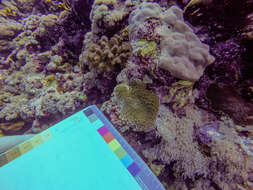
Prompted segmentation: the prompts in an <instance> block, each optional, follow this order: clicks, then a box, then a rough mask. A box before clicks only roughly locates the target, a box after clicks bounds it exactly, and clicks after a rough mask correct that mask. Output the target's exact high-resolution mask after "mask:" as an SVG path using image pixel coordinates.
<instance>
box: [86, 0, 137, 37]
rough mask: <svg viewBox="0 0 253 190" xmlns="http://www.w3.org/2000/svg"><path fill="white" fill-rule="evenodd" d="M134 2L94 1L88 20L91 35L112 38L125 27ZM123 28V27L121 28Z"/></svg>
mask: <svg viewBox="0 0 253 190" xmlns="http://www.w3.org/2000/svg"><path fill="white" fill-rule="evenodd" d="M135 4H136V2H134V1H132V0H130V2H129V1H126V2H125V1H116V0H96V1H95V2H94V4H93V6H92V11H91V14H90V20H91V21H92V33H93V34H95V35H99V36H101V34H102V35H107V36H112V35H113V34H115V33H116V32H118V31H119V30H121V29H122V28H123V27H124V26H126V25H127V22H126V21H127V18H128V16H129V13H130V11H131V10H132V7H133V6H134V5H135ZM122 26H123V27H122Z"/></svg>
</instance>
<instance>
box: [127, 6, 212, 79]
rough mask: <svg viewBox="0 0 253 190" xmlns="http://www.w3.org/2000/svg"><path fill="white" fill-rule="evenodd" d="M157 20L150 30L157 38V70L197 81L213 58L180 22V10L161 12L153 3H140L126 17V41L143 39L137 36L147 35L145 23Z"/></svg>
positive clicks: (173, 7) (187, 27)
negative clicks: (128, 30)
mask: <svg viewBox="0 0 253 190" xmlns="http://www.w3.org/2000/svg"><path fill="white" fill-rule="evenodd" d="M157 20H158V21H159V23H160V24H159V25H157V26H156V27H154V32H153V33H154V34H153V35H154V36H159V38H160V51H161V53H160V54H161V55H160V56H159V64H158V66H159V68H162V69H165V70H168V71H169V72H170V73H171V75H173V76H174V77H176V78H180V79H184V80H190V81H196V80H198V79H199V78H200V76H201V75H202V74H203V71H204V69H205V67H206V66H207V65H209V64H211V63H212V62H213V61H214V58H213V56H211V55H210V54H209V47H208V46H207V45H205V44H203V43H201V41H200V40H199V39H198V37H197V36H196V35H195V34H194V33H193V30H192V29H191V28H190V27H189V26H188V25H187V24H185V23H184V20H183V11H182V10H181V9H180V8H178V7H177V6H172V7H170V8H169V9H167V10H165V11H164V10H163V9H162V8H161V7H160V6H159V5H158V4H156V3H147V2H144V3H142V4H140V5H139V7H138V8H137V9H136V10H134V11H133V12H132V13H131V15H130V17H129V24H130V39H131V40H133V41H137V40H139V39H140V38H143V37H144V38H145V36H141V35H142V34H143V33H147V32H146V31H145V30H147V28H145V25H148V24H145V23H147V22H149V23H150V22H152V21H153V22H154V23H155V21H156V23H157ZM132 44H133V42H132ZM132 46H133V45H132Z"/></svg>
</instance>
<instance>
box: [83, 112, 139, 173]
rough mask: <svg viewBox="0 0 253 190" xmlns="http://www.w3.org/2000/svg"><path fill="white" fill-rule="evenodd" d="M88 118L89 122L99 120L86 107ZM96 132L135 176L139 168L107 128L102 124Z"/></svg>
mask: <svg viewBox="0 0 253 190" xmlns="http://www.w3.org/2000/svg"><path fill="white" fill-rule="evenodd" d="M83 113H84V114H85V115H86V117H87V118H88V120H89V121H90V122H91V123H94V122H95V121H97V120H99V119H98V117H97V116H96V114H95V113H93V111H92V109H87V110H85V111H83ZM97 132H98V133H99V134H100V136H101V137H102V138H103V139H104V141H105V142H106V144H107V145H108V146H109V147H110V149H111V150H112V151H113V153H114V154H115V155H116V156H117V157H118V159H119V160H120V161H121V163H122V164H123V165H124V166H125V167H126V168H127V169H128V171H129V172H130V173H131V174H132V176H134V177H135V176H136V175H137V174H138V173H139V172H140V168H139V167H138V165H137V164H136V163H135V162H134V161H133V159H132V158H131V157H130V155H129V154H128V153H127V152H126V151H125V150H124V148H123V147H122V146H121V145H120V143H119V142H118V141H117V140H116V139H115V138H114V137H113V135H112V134H111V133H110V131H109V130H108V128H107V127H106V126H105V125H103V126H101V127H99V128H98V129H97Z"/></svg>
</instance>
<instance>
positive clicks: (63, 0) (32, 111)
mask: <svg viewBox="0 0 253 190" xmlns="http://www.w3.org/2000/svg"><path fill="white" fill-rule="evenodd" d="M0 3H1V4H0V136H8V135H18V134H30V133H33V134H34V133H39V132H41V131H43V130H45V129H47V128H48V127H50V126H51V125H53V124H54V123H56V122H58V121H60V120H62V119H63V118H65V117H67V116H68V115H70V114H73V113H74V112H76V111H79V110H80V109H83V108H84V107H86V106H88V105H92V104H96V105H97V106H98V107H99V108H100V109H101V110H102V111H103V113H104V114H105V115H106V116H107V117H108V119H110V121H111V122H112V123H113V125H114V126H115V127H116V128H117V129H118V130H119V131H120V132H121V134H122V135H123V136H124V137H125V138H126V140H127V141H128V142H129V143H130V144H131V145H132V147H133V148H134V149H135V150H136V152H138V153H139V155H141V156H142V158H143V160H145V161H146V162H147V164H148V165H149V166H150V168H151V169H152V170H153V171H154V173H155V174H156V175H157V176H158V178H159V179H160V181H161V182H162V183H163V185H164V187H165V188H166V189H177V190H179V189H189V190H197V189H201V190H217V189H222V190H252V188H253V143H252V138H253V75H252V73H253V66H252V65H253V64H252V63H253V57H252V51H253V12H252V10H253V2H252V1H233V0H222V1H220V2H217V1H214V0H209V1H205V0H169V1H153V0H149V1H140V0H137V1H135V0H126V1H122V0H94V1H87V0H71V1H68V0H40V1H35V0H25V1H23V0H15V1H14V0H8V1H7V0H0ZM221 13H222V14H221Z"/></svg>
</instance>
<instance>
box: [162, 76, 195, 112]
mask: <svg viewBox="0 0 253 190" xmlns="http://www.w3.org/2000/svg"><path fill="white" fill-rule="evenodd" d="M192 86H193V82H190V81H185V80H180V81H177V82H175V83H173V84H172V86H171V87H170V90H169V94H168V96H166V97H165V98H164V100H163V102H164V103H172V108H173V109H174V110H178V109H180V108H182V107H184V106H185V105H186V104H188V103H190V101H191V98H192V95H193V94H192Z"/></svg>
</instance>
